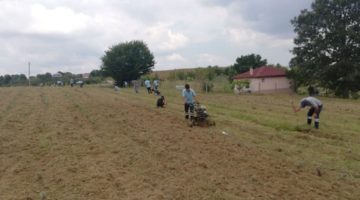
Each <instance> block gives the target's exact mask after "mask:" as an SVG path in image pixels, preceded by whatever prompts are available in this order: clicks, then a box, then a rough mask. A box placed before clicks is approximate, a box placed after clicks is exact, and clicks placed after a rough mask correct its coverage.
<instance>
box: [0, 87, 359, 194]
mask: <svg viewBox="0 0 360 200" xmlns="http://www.w3.org/2000/svg"><path fill="white" fill-rule="evenodd" d="M174 113H175V114H172V111H171V108H165V109H156V108H154V105H148V104H147V103H146V102H142V101H140V100H137V101H133V100H132V99H131V98H129V95H126V96H123V95H122V94H121V93H116V92H114V91H112V90H110V89H105V88H82V89H81V88H30V89H28V88H7V89H0V199H1V200H10V199H11V200H15V199H16V200H37V199H52V200H55V199H58V200H63V199H64V200H77V199H79V200H80V199H81V200H82V199H84V200H89V199H139V200H143V199H179V200H183V199H191V200H193V199H358V198H359V196H360V192H359V191H360V189H359V185H358V183H357V182H352V181H350V180H347V179H336V178H334V177H333V176H332V174H331V172H327V174H326V175H324V174H322V172H321V171H320V170H319V171H318V172H316V171H315V172H314V171H313V169H310V168H307V167H301V166H299V164H294V163H293V162H290V161H288V160H286V159H283V158H282V157H277V156H274V155H275V154H269V153H267V152H266V151H264V150H261V149H258V148H256V147H255V146H252V145H246V142H245V143H244V142H242V141H239V139H238V138H236V136H232V135H224V134H218V133H217V132H216V131H214V129H215V127H209V128H201V127H194V128H190V127H188V126H187V124H186V122H185V121H184V119H183V116H182V115H179V114H178V113H179V112H174Z"/></svg>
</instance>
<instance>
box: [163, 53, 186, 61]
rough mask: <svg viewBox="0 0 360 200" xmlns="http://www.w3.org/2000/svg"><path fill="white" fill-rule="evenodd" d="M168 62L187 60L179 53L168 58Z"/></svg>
mask: <svg viewBox="0 0 360 200" xmlns="http://www.w3.org/2000/svg"><path fill="white" fill-rule="evenodd" d="M166 60H168V61H185V58H184V57H183V56H182V55H180V54H178V53H173V54H171V55H168V56H166Z"/></svg>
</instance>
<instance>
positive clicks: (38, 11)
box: [25, 4, 90, 34]
mask: <svg viewBox="0 0 360 200" xmlns="http://www.w3.org/2000/svg"><path fill="white" fill-rule="evenodd" d="M89 22H90V17H88V16H86V15H85V14H83V13H75V12H74V11H73V10H72V9H70V8H67V7H62V6H59V7H56V8H54V9H48V8H46V7H45V6H43V5H41V4H35V5H33V6H31V21H30V23H29V25H28V27H27V28H25V31H26V32H30V33H64V34H69V33H72V32H75V31H79V30H82V29H85V28H86V27H87V24H88V23H89Z"/></svg>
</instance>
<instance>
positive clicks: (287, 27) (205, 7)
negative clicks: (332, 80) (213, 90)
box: [0, 0, 311, 74]
mask: <svg viewBox="0 0 360 200" xmlns="http://www.w3.org/2000/svg"><path fill="white" fill-rule="evenodd" d="M309 1H311V0H304V2H307V3H303V1H301V2H302V3H299V2H300V1H299V2H296V3H295V2H293V1H292V0H279V1H272V2H271V3H270V2H267V1H265V0H251V1H250V0H247V1H237V0H221V1H220V0H181V1H180V0H174V1H166V0H147V1H143V2H141V3H139V2H134V1H116V0H110V1H105V0H80V1H73V0H26V1H25V0H16V1H14V0H0V44H1V45H2V48H0V69H1V70H0V74H4V73H17V72H23V71H24V70H23V69H24V66H27V62H28V61H31V62H32V63H33V64H32V65H33V67H34V71H33V72H34V73H43V72H44V71H49V72H57V71H64V70H69V71H71V72H74V73H77V72H86V71H90V70H92V69H94V68H95V67H98V66H99V65H100V64H101V61H100V58H101V56H103V54H104V51H105V50H107V49H108V48H109V47H110V46H112V45H115V44H118V43H120V42H125V41H130V40H143V41H145V42H146V43H147V44H148V46H149V48H150V50H151V51H152V52H153V53H154V55H155V60H156V65H155V69H169V68H180V67H197V66H207V65H228V64H232V63H233V62H234V60H235V59H236V57H238V56H241V55H244V54H249V53H258V54H260V55H261V56H262V57H264V58H267V59H268V60H270V61H272V62H274V63H276V62H280V63H281V64H287V62H288V61H289V59H290V57H291V54H290V53H289V49H290V48H291V47H292V37H293V36H289V32H292V26H291V24H290V23H287V22H288V21H290V19H291V18H293V17H294V16H297V15H298V14H299V11H300V9H303V8H304V5H305V4H306V5H307V4H308V2H309ZM282 4H283V5H286V7H284V6H281V5H282ZM267 6H269V7H271V8H273V9H269V10H266V9H267ZM292 6H293V7H292ZM273 10H276V14H274V13H273V12H274V11H273ZM250 11H251V12H250ZM278 13H280V14H278ZM283 13H284V14H283ZM279 20H280V21H279ZM273 24H274V26H273Z"/></svg>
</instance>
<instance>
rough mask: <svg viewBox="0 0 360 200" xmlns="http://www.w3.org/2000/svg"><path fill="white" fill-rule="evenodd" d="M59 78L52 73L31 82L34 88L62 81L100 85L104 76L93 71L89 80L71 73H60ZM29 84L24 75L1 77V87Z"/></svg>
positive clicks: (39, 75)
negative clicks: (79, 81)
mask: <svg viewBox="0 0 360 200" xmlns="http://www.w3.org/2000/svg"><path fill="white" fill-rule="evenodd" d="M57 74H58V75H59V76H53V75H52V74H51V73H45V74H38V75H36V76H31V77H30V82H31V85H32V86H39V85H53V84H56V82H57V81H62V82H64V83H65V84H68V83H69V82H70V80H71V79H72V80H74V81H77V80H83V81H85V83H86V84H94V83H100V82H101V81H102V80H103V79H104V76H103V75H102V73H101V71H100V70H93V71H91V73H90V77H89V78H88V79H83V77H82V75H81V74H72V73H70V72H58V73H57ZM28 84H29V79H28V78H27V77H26V76H25V75H24V74H15V75H4V76H0V87H4V86H26V85H28Z"/></svg>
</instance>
